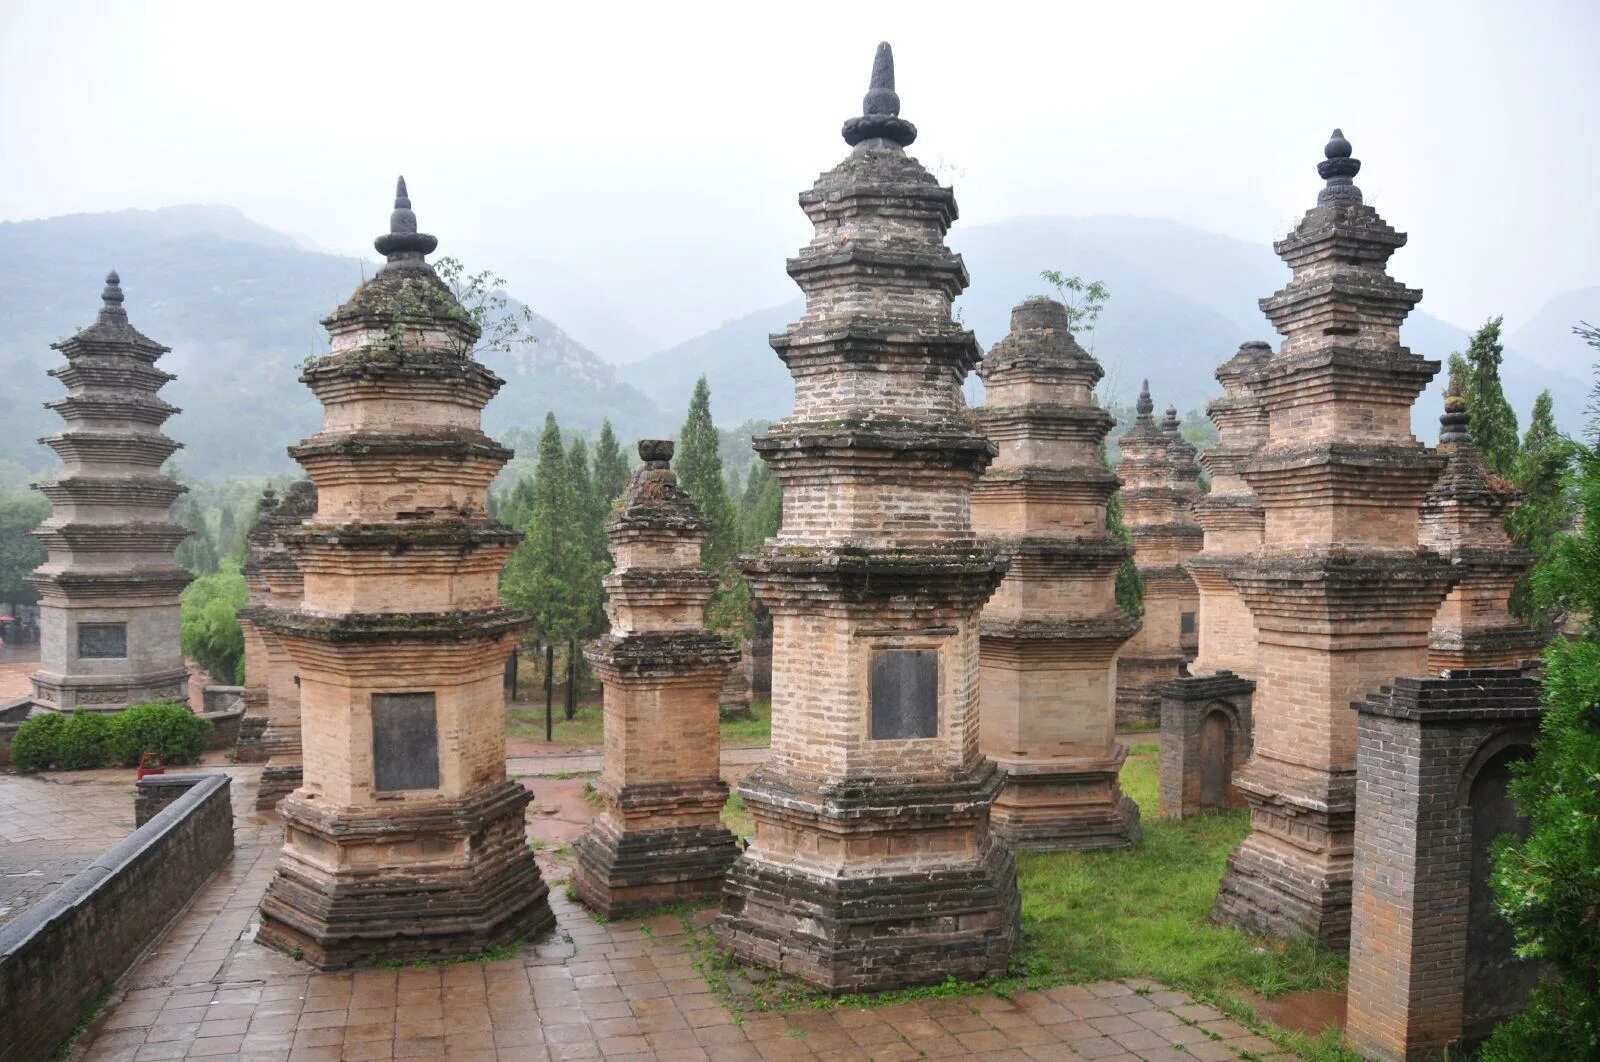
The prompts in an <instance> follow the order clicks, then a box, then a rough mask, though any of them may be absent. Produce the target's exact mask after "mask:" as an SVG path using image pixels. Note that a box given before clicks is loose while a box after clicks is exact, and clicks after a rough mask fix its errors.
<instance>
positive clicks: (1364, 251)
mask: <svg viewBox="0 0 1600 1062" xmlns="http://www.w3.org/2000/svg"><path fill="white" fill-rule="evenodd" d="M1326 156H1327V158H1326V161H1324V162H1322V163H1321V164H1320V165H1319V166H1318V172H1319V173H1320V174H1321V176H1322V177H1323V178H1324V180H1325V181H1326V185H1325V186H1324V188H1323V189H1322V192H1321V193H1320V194H1319V195H1318V197H1317V205H1316V206H1315V207H1313V208H1312V209H1311V210H1310V211H1309V212H1307V214H1306V216H1305V217H1304V218H1303V219H1302V220H1301V222H1300V224H1299V225H1298V226H1297V227H1296V228H1295V230H1294V231H1293V232H1291V233H1290V234H1289V235H1288V236H1286V237H1285V238H1284V239H1282V240H1280V241H1278V243H1277V244H1275V245H1274V249H1275V250H1276V251H1277V252H1278V255H1279V257H1281V258H1283V260H1284V261H1285V262H1287V263H1288V264H1289V267H1290V269H1292V270H1293V272H1294V276H1293V279H1291V280H1290V282H1289V284H1288V286H1287V287H1285V288H1284V289H1283V290H1282V291H1280V292H1278V293H1277V294H1276V295H1273V296H1272V297H1271V298H1268V299H1263V300H1262V302H1261V308H1262V310H1263V311H1265V313H1266V314H1267V316H1268V317H1269V318H1270V319H1271V321H1272V323H1273V326H1274V327H1275V328H1276V329H1277V330H1278V331H1279V332H1280V333H1281V334H1282V335H1283V337H1284V341H1283V346H1282V349H1281V350H1280V351H1279V352H1278V353H1277V354H1276V355H1274V356H1273V357H1271V358H1270V359H1268V361H1267V362H1266V365H1265V367H1264V368H1263V370H1262V374H1261V385H1260V394H1261V398H1262V402H1263V404H1264V405H1265V407H1266V410H1267V416H1268V439H1267V442H1266V443H1265V444H1264V445H1263V446H1262V447H1261V449H1260V450H1259V451H1258V452H1257V454H1256V457H1255V458H1254V459H1253V460H1252V461H1250V462H1249V463H1248V464H1247V465H1246V466H1245V468H1244V478H1245V480H1246V482H1248V483H1249V484H1250V486H1251V488H1252V489H1253V490H1254V491H1255V492H1256V494H1257V495H1258V496H1259V497H1260V498H1261V504H1262V506H1263V508H1264V509H1265V512H1266V523H1265V530H1264V536H1263V548H1262V549H1261V551H1259V552H1258V553H1256V554H1255V555H1254V556H1252V557H1250V558H1248V559H1247V560H1244V561H1242V562H1241V563H1239V564H1237V565H1235V566H1233V567H1232V568H1231V569H1230V570H1229V571H1228V576H1229V578H1230V579H1231V580H1232V581H1233V584H1234V587H1235V588H1236V589H1237V590H1238V591H1239V595H1240V597H1241V598H1243V600H1244V602H1245V604H1246V606H1248V607H1249V609H1250V612H1251V615H1252V616H1253V617H1254V619H1255V624H1256V629H1257V631H1258V632H1259V633H1258V639H1259V646H1258V657H1257V664H1256V668H1257V672H1258V674H1259V676H1260V677H1261V679H1262V682H1263V689H1262V695H1261V696H1260V697H1258V698H1257V699H1256V705H1255V748H1254V753H1253V755H1252V756H1251V759H1250V761H1249V762H1248V763H1247V764H1245V766H1244V767H1243V768H1242V769H1241V770H1240V771H1239V772H1238V773H1237V774H1236V775H1235V777H1234V784H1235V785H1237V786H1239V788H1241V789H1242V790H1243V791H1244V793H1245V796H1246V799H1247V800H1248V801H1249V803H1250V811H1251V833H1250V836H1249V837H1247V838H1246V839H1245V841H1244V842H1243V843H1242V844H1241V845H1240V847H1239V848H1238V849H1237V850H1236V851H1235V852H1234V853H1233V855H1232V856H1231V857H1230V858H1229V862H1228V871H1227V873H1226V874H1225V875H1224V877H1223V881H1222V886H1221V891H1220V893H1219V895H1218V897H1217V904H1216V908H1215V913H1216V916H1217V917H1218V918H1220V919H1222V920H1224V921H1227V922H1231V923H1234V924H1238V925H1243V926H1246V927H1249V928H1251V929H1255V930H1260V931H1263V932H1269V933H1273V934H1277V935H1280V936H1289V935H1295V934H1306V935H1310V936H1312V937H1315V938H1316V939H1317V940H1319V941H1321V942H1322V943H1324V944H1327V945H1329V946H1332V947H1343V946H1345V944H1346V943H1347V941H1348V939H1349V929H1350V880H1351V878H1350V873H1351V871H1350V859H1351V850H1352V843H1353V841H1352V836H1353V830H1354V818H1355V766H1356V764H1355V754H1356V713H1355V712H1353V711H1351V710H1350V705H1351V702H1353V701H1356V700H1360V699H1361V698H1363V697H1365V696H1366V695H1367V693H1369V692H1370V691H1373V690H1376V689H1377V688H1378V687H1380V686H1382V685H1384V684H1386V683H1389V682H1391V681H1392V680H1393V679H1394V678H1395V677H1396V676H1404V675H1421V674H1423V673H1424V672H1425V671H1426V670H1427V666H1428V630H1429V627H1430V626H1431V625H1432V621H1433V616H1434V613H1435V612H1436V611H1438V608H1439V603H1440V602H1441V601H1442V600H1444V596H1445V594H1446V592H1447V591H1448V590H1449V588H1450V583H1451V581H1452V579H1453V576H1452V574H1451V571H1450V566H1449V564H1448V562H1446V561H1445V560H1444V558H1442V557H1440V556H1439V555H1438V554H1437V553H1434V552H1432V551H1431V550H1424V549H1421V548H1420V547H1419V545H1418V538H1417V530H1418V514H1419V512H1420V510H1421V508H1422V503H1423V499H1424V497H1425V496H1426V495H1427V493H1428V490H1429V488H1430V487H1431V486H1432V485H1433V482H1434V480H1435V479H1436V478H1437V477H1438V474H1439V469H1440V467H1441V466H1442V465H1443V463H1444V462H1443V459H1442V458H1440V457H1437V456H1435V455H1433V454H1432V453H1429V452H1428V451H1427V450H1426V449H1424V448H1423V446H1422V444H1421V443H1419V442H1418V441H1417V440H1416V438H1415V437H1414V436H1413V435H1412V434H1411V404H1412V402H1413V401H1415V399H1416V397H1417V395H1418V394H1419V393H1420V392H1421V391H1422V389H1423V387H1425V386H1426V385H1427V382H1428V380H1429V379H1430V378H1431V377H1432V376H1433V375H1434V373H1436V372H1437V371H1438V369H1439V363H1438V362H1433V361H1428V360H1426V359H1424V358H1422V357H1421V356H1420V355H1417V354H1413V353H1412V352H1411V351H1409V350H1407V349H1406V348H1405V347H1403V346H1401V344H1400V323H1401V321H1403V320H1404V319H1405V317H1406V314H1408V313H1409V312H1410V311H1411V308H1412V307H1413V306H1415V305H1416V303H1417V302H1418V300H1420V299H1421V298H1422V293H1421V292H1420V291H1417V290H1415V289H1412V288H1407V287H1405V286H1404V285H1402V284H1400V283H1399V282H1398V281H1395V280H1393V279H1391V278H1390V277H1389V276H1388V274H1387V273H1386V271H1385V266H1386V264H1387V262H1388V260H1389V256H1390V255H1391V254H1393V253H1394V252H1395V250H1396V249H1398V248H1399V247H1401V246H1403V245H1404V244H1405V239H1406V238H1405V236H1404V235H1403V234H1401V233H1398V232H1396V231H1395V230H1394V229H1392V228H1390V227H1389V226H1388V225H1387V224H1385V223H1384V221H1383V219H1382V218H1380V217H1379V216H1378V214H1377V212H1376V211H1374V210H1373V209H1372V208H1371V207H1369V206H1367V205H1365V204H1364V203H1363V202H1362V199H1361V192H1360V190H1359V189H1358V188H1357V187H1356V186H1355V183H1354V180H1353V178H1354V177H1355V175H1356V173H1357V172H1358V171H1359V169H1360V163H1359V162H1357V161H1356V160H1355V159H1354V158H1352V157H1351V153H1350V144H1349V142H1348V141H1346V140H1345V139H1344V137H1343V136H1342V135H1340V134H1339V132H1338V131H1337V130H1335V132H1334V135H1333V139H1332V140H1331V141H1330V142H1329V143H1328V146H1327V149H1326Z"/></svg>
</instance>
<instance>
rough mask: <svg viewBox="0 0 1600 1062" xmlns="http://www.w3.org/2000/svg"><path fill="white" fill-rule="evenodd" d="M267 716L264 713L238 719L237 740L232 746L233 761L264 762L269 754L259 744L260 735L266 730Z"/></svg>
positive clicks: (247, 715)
mask: <svg viewBox="0 0 1600 1062" xmlns="http://www.w3.org/2000/svg"><path fill="white" fill-rule="evenodd" d="M266 729H267V717H266V716H264V715H250V714H248V712H247V713H246V715H245V717H244V718H243V719H241V720H239V740H238V741H237V742H235V744H234V746H233V762H235V763H264V762H265V761H266V759H267V756H268V755H270V754H269V753H268V752H267V750H266V749H265V748H264V747H263V746H262V744H261V735H262V734H264V733H265V732H266Z"/></svg>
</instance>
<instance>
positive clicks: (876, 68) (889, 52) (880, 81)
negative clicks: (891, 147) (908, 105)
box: [843, 41, 917, 147]
mask: <svg viewBox="0 0 1600 1062" xmlns="http://www.w3.org/2000/svg"><path fill="white" fill-rule="evenodd" d="M843 135H844V142H845V143H846V144H849V145H850V146H851V147H855V146H856V145H858V144H861V143H863V142H867V141H872V140H887V141H889V142H890V143H892V144H898V145H899V146H900V147H909V146H911V143H912V142H913V141H915V140H916V139H917V127H916V126H914V125H912V124H911V123H910V122H908V121H906V120H905V119H904V118H901V117H900V96H899V94H897V93H896V92H895V90H894V49H892V48H890V47H889V42H888V41H881V42H880V43H879V44H878V51H877V54H876V55H874V56H873V57H872V80H871V81H870V82H869V83H868V85H867V95H866V97H865V98H864V99H862V101H861V117H859V118H851V119H849V120H848V121H846V122H845V123H844V130H843Z"/></svg>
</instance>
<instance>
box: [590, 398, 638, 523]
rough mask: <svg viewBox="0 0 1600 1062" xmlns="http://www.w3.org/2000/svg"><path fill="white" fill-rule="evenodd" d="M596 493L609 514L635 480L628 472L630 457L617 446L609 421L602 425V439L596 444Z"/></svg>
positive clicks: (603, 422)
mask: <svg viewBox="0 0 1600 1062" xmlns="http://www.w3.org/2000/svg"><path fill="white" fill-rule="evenodd" d="M593 478H594V492H595V497H596V498H598V499H599V500H600V504H601V507H602V509H603V510H604V511H607V512H609V511H610V509H611V506H612V505H614V504H616V501H617V499H618V498H620V497H622V492H623V491H625V490H627V489H628V484H629V483H630V482H631V481H632V480H633V476H632V474H631V473H630V472H629V471H628V457H627V455H626V454H624V453H623V452H622V447H621V446H619V445H618V444H617V436H616V433H615V432H614V431H612V430H611V422H610V421H609V420H607V421H602V422H601V424H600V438H599V441H597V442H596V443H595V444H594V477H593Z"/></svg>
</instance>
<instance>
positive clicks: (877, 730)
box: [869, 649, 939, 740]
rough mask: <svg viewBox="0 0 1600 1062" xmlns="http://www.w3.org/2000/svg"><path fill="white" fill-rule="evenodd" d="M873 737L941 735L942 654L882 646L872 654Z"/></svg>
mask: <svg viewBox="0 0 1600 1062" xmlns="http://www.w3.org/2000/svg"><path fill="white" fill-rule="evenodd" d="M869 694H870V697H871V705H872V737H873V739H874V740H879V739H883V738H931V737H938V736H939V654H938V653H936V652H934V651H933V650H932V649H880V650H878V651H877V652H875V653H873V654H872V676H871V685H870V690H869Z"/></svg>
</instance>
